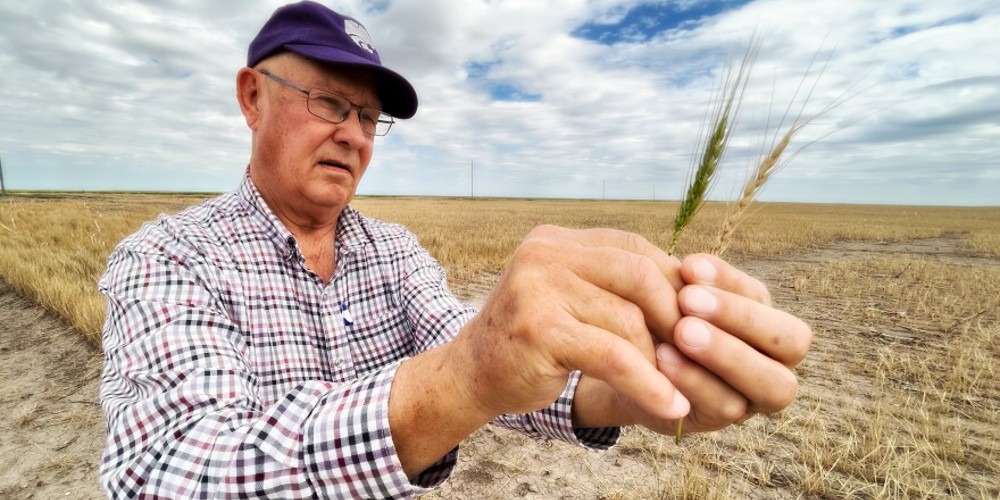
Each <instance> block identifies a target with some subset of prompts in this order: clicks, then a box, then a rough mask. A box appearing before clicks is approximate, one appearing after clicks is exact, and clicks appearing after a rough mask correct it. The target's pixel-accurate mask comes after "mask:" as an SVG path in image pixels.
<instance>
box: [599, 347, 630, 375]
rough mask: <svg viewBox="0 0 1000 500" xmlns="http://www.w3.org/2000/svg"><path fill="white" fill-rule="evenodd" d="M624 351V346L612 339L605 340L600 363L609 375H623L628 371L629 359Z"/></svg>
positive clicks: (601, 348) (601, 349)
mask: <svg viewBox="0 0 1000 500" xmlns="http://www.w3.org/2000/svg"><path fill="white" fill-rule="evenodd" d="M624 349H625V345H624V344H622V343H620V342H614V341H612V340H610V339H608V340H605V341H604V343H603V345H601V346H600V349H599V351H600V354H599V356H600V362H601V364H602V366H604V367H606V369H607V370H608V372H609V373H622V372H624V371H627V370H628V368H629V366H628V363H627V359H628V357H627V356H626V355H625V352H624Z"/></svg>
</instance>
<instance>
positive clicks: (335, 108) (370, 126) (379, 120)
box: [257, 69, 396, 136]
mask: <svg viewBox="0 0 1000 500" xmlns="http://www.w3.org/2000/svg"><path fill="white" fill-rule="evenodd" d="M257 71H259V72H260V74H262V75H264V76H266V77H268V78H270V79H272V80H274V81H276V82H278V83H280V84H282V85H284V86H286V87H288V88H290V89H293V90H296V91H298V92H301V93H302V94H304V95H305V96H306V109H308V110H309V112H310V113H312V114H313V116H315V117H317V118H321V119H323V120H326V121H328V122H330V123H343V122H344V120H346V119H347V117H348V116H351V110H352V109H357V110H358V121H359V122H361V131H362V132H364V133H365V134H368V135H377V136H383V135H385V134H388V133H389V129H390V128H392V124H393V123H396V120H395V119H394V118H393V117H392V116H389V115H387V114H385V113H383V112H382V111H381V110H378V109H375V108H366V107H364V106H359V105H357V104H354V103H353V102H351V101H348V100H347V99H345V98H344V97H342V96H339V95H337V94H331V93H329V92H323V91H320V90H316V89H311V90H306V89H303V88H301V87H299V86H298V85H295V84H294V83H292V82H290V81H288V80H285V79H284V78H281V77H280V76H275V75H273V74H271V72H270V71H268V70H266V69H260V70H257Z"/></svg>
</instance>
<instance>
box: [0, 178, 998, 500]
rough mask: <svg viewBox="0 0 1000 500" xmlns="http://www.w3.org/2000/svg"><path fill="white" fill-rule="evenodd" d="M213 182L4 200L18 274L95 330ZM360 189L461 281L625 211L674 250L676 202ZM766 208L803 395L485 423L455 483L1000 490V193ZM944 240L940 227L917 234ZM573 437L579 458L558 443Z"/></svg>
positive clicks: (757, 249)
mask: <svg viewBox="0 0 1000 500" xmlns="http://www.w3.org/2000/svg"><path fill="white" fill-rule="evenodd" d="M198 199H200V198H195V197H189V198H177V197H169V196H149V195H147V196H140V195H121V196H116V197H109V196H96V195H95V196H88V197H79V196H75V197H65V198H55V199H37V198H35V199H32V198H17V197H15V198H5V199H2V200H0V224H2V226H0V235H2V236H0V275H2V277H3V279H4V280H6V281H8V282H10V283H12V284H13V285H14V286H15V287H17V289H18V290H19V291H20V293H22V294H25V295H28V296H31V297H33V298H35V300H37V301H38V302H40V303H42V304H44V305H45V306H46V307H47V308H48V309H50V310H53V311H55V312H56V313H58V314H59V315H60V316H62V317H63V318H64V319H66V320H67V321H68V322H69V323H70V324H72V325H74V326H75V327H76V328H77V329H79V330H80V331H81V332H84V333H85V334H88V335H90V338H91V339H92V340H93V339H96V338H97V337H96V335H97V332H98V331H99V328H100V322H101V318H102V316H103V302H102V300H101V298H100V296H99V295H98V293H97V291H96V286H95V283H96V280H97V278H98V276H99V275H100V274H101V273H102V272H103V268H104V262H105V259H106V256H107V254H108V253H109V252H110V250H111V248H112V247H113V245H114V244H116V243H117V242H118V241H119V240H120V239H121V238H122V237H123V236H124V235H125V234H128V233H130V232H132V231H134V230H135V229H136V228H138V226H139V225H140V224H141V223H142V222H143V221H145V220H149V219H152V218H154V217H155V214H157V213H159V212H173V211H176V210H178V209H179V208H180V207H182V206H184V205H187V204H190V203H194V202H196V201H197V200H198ZM355 206H356V207H357V208H359V209H361V210H362V211H363V212H365V213H366V214H369V215H372V216H376V217H379V218H383V219H387V220H393V221H397V222H401V223H404V224H406V225H407V226H408V227H410V229H411V230H413V231H414V232H415V233H416V234H417V235H418V236H419V238H420V239H421V242H422V243H423V244H424V245H425V246H427V247H428V248H429V250H430V251H431V252H432V253H433V254H434V255H435V256H436V257H438V259H439V260H440V261H441V262H442V263H443V264H444V265H445V267H446V268H447V269H448V270H449V273H450V277H451V280H452V282H453V284H454V285H457V286H458V287H461V286H463V285H464V284H466V283H469V282H472V281H475V280H476V279H478V278H479V277H481V276H482V275H483V274H490V273H497V272H499V270H501V269H502V268H503V267H504V265H505V264H506V262H507V259H508V257H509V256H510V254H511V253H512V252H513V250H514V248H515V247H516V245H517V244H518V243H519V241H520V239H521V237H522V236H523V235H524V234H525V233H527V232H528V230H530V228H532V227H534V226H535V225H538V224H541V223H554V224H560V225H564V226H569V227H596V226H602V227H616V228H619V229H624V230H629V231H634V232H638V233H640V234H643V235H644V236H646V237H647V238H648V239H649V240H651V241H652V242H654V243H655V244H657V245H660V246H661V247H665V246H666V244H667V243H668V241H667V240H668V238H669V234H665V231H663V228H665V227H669V225H670V223H671V220H670V215H671V214H673V213H674V212H675V211H676V208H677V206H676V204H672V203H663V202H657V203H654V202H597V201H554V200H549V201H540V200H475V201H469V200H464V199H417V198H363V199H359V200H357V202H356V203H355ZM756 207H757V208H756V209H755V210H754V211H752V213H751V214H750V217H753V218H754V220H753V223H752V224H746V225H745V226H744V227H743V230H742V231H741V232H740V233H738V234H737V235H736V237H735V238H734V239H733V240H732V242H731V246H730V249H729V255H730V258H731V259H733V260H735V261H738V262H742V263H743V264H744V267H748V268H750V269H751V270H756V271H757V273H760V275H762V276H771V278H770V281H769V284H770V286H771V288H772V291H774V292H775V300H776V302H777V303H778V304H779V305H780V306H781V307H783V308H786V309H788V310H790V311H791V312H793V313H795V314H797V315H799V316H801V317H803V318H805V319H806V320H807V321H808V322H809V323H810V324H811V325H813V327H814V330H815V331H816V342H815V346H814V349H813V350H812V352H811V353H810V355H809V357H807V359H806V361H805V362H804V363H803V364H802V366H801V367H800V368H799V370H798V373H799V376H800V381H801V387H802V389H801V391H800V397H799V399H798V400H797V402H796V403H795V404H793V405H792V407H790V408H789V409H787V410H785V411H784V412H782V413H781V414H778V415H774V416H770V417H758V418H755V419H752V420H750V421H749V422H748V423H747V424H746V425H745V426H743V427H734V428H730V429H726V430H724V431H722V432H718V433H713V434H707V435H695V436H689V437H688V438H686V441H685V446H684V447H683V448H678V447H676V446H674V445H673V444H672V442H671V440H670V437H661V436H655V435H653V434H651V433H649V432H648V431H643V430H641V429H627V430H626V432H625V434H624V437H623V440H622V444H621V446H620V447H618V449H617V450H616V451H613V452H610V453H607V454H603V455H594V454H587V453H584V452H581V451H580V450H578V449H575V448H573V449H570V448H560V447H559V446H557V445H555V444H539V445H538V446H539V448H537V449H533V450H534V451H529V450H528V449H527V448H526V447H527V446H532V445H531V443H527V442H526V441H525V440H524V438H520V437H517V438H507V437H505V436H503V435H501V433H499V432H496V431H491V432H482V433H479V434H478V435H477V436H474V438H472V439H471V440H470V443H468V445H467V446H466V447H465V452H464V453H465V455H466V456H467V457H468V458H466V460H467V462H466V463H467V464H468V465H466V466H465V468H462V469H460V470H459V471H458V472H457V474H456V478H455V481H454V482H453V484H452V485H451V486H449V487H452V488H454V489H451V490H445V492H444V494H443V496H447V492H448V491H451V492H461V491H467V492H475V491H493V492H495V494H496V496H509V495H512V494H516V493H523V494H535V493H534V492H533V488H535V487H536V486H533V483H531V482H530V481H523V480H520V479H518V478H523V477H524V476H526V475H532V474H534V475H536V476H539V477H541V478H543V479H544V477H547V476H546V473H548V474H551V475H555V474H556V473H555V472H554V469H553V470H552V471H545V470H538V469H539V465H538V464H552V467H557V466H566V465H567V464H574V465H573V466H574V467H576V468H577V472H576V473H577V474H579V476H575V477H577V479H576V480H574V481H575V482H572V481H569V480H563V481H564V482H563V483H557V484H556V486H554V487H558V488H575V489H573V490H572V491H576V492H579V496H582V497H589V498H622V499H624V498H746V497H754V498H789V497H804V498H945V497H959V498H997V497H998V496H1000V489H998V486H997V481H996V478H997V477H998V476H1000V432H998V431H997V429H998V428H1000V384H998V382H997V381H996V380H997V376H998V375H1000V373H997V372H998V371H1000V368H998V364H997V359H1000V319H998V314H1000V302H998V297H1000V266H998V265H997V264H998V262H997V257H998V256H1000V208H996V207H994V208H934V207H889V206H846V205H800V204H769V203H760V204H757V205H756ZM726 211H727V207H726V206H725V204H721V203H709V204H708V205H706V206H705V208H704V209H703V211H702V212H701V215H699V219H698V220H697V221H695V222H694V223H693V224H692V225H691V226H690V227H689V228H687V229H686V230H685V231H686V232H685V240H684V241H683V242H682V245H681V246H680V248H679V253H682V254H683V253H688V252H691V251H693V250H695V249H704V248H708V247H709V246H710V245H711V244H712V243H713V242H714V240H715V234H716V232H717V228H718V227H719V222H720V221H721V217H722V216H723V214H724V213H725V212H726ZM926 238H940V239H939V240H933V241H931V242H930V243H928V244H927V245H925V246H923V247H919V248H917V247H912V245H911V244H910V243H907V242H908V241H910V240H914V239H926ZM956 241H957V242H958V243H955V242H956ZM854 242H859V243H854ZM908 245H910V246H908ZM939 246H940V248H938V247H939ZM911 247H912V248H911ZM829 248H834V249H838V250H835V251H831V250H828V249H829ZM824 249H827V250H824ZM851 249H855V250H851ZM804 257H805V258H804ZM755 266H756V267H755ZM766 266H771V270H770V271H768V269H767V268H766ZM769 273H770V274H769ZM32 413H33V412H30V411H29V412H26V413H25V414H23V415H17V416H15V417H17V418H22V419H24V418H27V419H30V418H32V417H31V416H30V415H31V414H32ZM486 443H492V444H491V445H490V447H487V446H486ZM494 445H495V446H494ZM561 450H562V451H561ZM536 453H537V454H539V456H540V458H539V457H536V456H535V454H536ZM558 453H565V457H566V458H565V459H563V460H561V461H559V463H555V462H556V459H552V458H548V457H551V456H554V455H555V454H558ZM476 464H479V465H476ZM463 482H464V483H465V484H467V485H468V486H466V488H468V489H464V490H463V489H462V488H463V486H462V484H463ZM547 493H552V494H554V495H556V496H558V490H553V491H551V492H548V491H542V494H547ZM470 494H472V493H470Z"/></svg>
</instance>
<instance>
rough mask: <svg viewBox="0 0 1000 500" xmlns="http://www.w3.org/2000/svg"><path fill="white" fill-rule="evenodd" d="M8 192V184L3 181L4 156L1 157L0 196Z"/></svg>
mask: <svg viewBox="0 0 1000 500" xmlns="http://www.w3.org/2000/svg"><path fill="white" fill-rule="evenodd" d="M6 194H7V185H6V184H4V183H3V158H2V157H0V196H5V195H6Z"/></svg>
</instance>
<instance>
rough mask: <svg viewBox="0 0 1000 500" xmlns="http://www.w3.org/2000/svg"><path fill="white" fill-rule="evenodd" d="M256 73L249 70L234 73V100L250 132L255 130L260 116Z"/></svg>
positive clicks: (244, 69) (259, 95) (259, 96)
mask: <svg viewBox="0 0 1000 500" xmlns="http://www.w3.org/2000/svg"><path fill="white" fill-rule="evenodd" d="M258 82H259V80H258V79H257V72H256V71H253V70H251V69H250V68H243V69H241V70H240V71H239V72H238V73H236V100H237V101H239V103H240V110H241V111H243V118H245V119H246V121H247V126H248V127H250V130H253V131H256V130H257V122H258V121H259V120H260V115H261V111H262V110H261V104H262V102H261V97H262V96H261V94H260V88H259V87H258V86H257V85H258Z"/></svg>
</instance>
